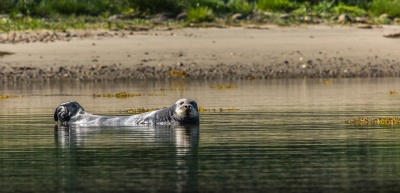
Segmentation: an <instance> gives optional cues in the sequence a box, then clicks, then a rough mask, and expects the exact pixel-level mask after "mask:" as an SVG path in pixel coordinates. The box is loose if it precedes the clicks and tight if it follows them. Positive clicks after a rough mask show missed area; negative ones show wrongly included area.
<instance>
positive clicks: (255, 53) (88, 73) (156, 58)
mask: <svg viewBox="0 0 400 193" xmlns="http://www.w3.org/2000/svg"><path fill="white" fill-rule="evenodd" d="M398 32H400V26H383V27H375V28H372V29H360V28H357V27H343V26H335V27H330V26H306V27H283V28H282V27H275V26H265V27H262V28H261V29H260V28H258V29H249V28H243V27H240V28H224V29H220V28H200V29H195V28H183V29H173V30H150V31H119V32H105V31H86V32H68V33H57V34H55V35H54V34H53V35H52V33H53V32H35V33H33V32H32V33H18V34H3V35H2V36H1V37H2V39H1V40H2V41H1V42H3V43H2V44H1V47H0V52H5V53H8V54H6V55H3V56H0V69H1V71H0V80H2V81H20V80H28V81H29V80H53V79H57V80H58V79H74V80H94V79H98V80H115V79H166V78H192V79H221V78H222V79H259V78H261V79H268V78H305V77H306V78H339V77H398V76H400V57H399V51H398V50H400V39H399V38H397V39H396V38H386V37H384V35H387V34H391V33H398ZM43 33H47V34H48V37H47V39H45V38H46V37H42V38H40V37H39V36H43ZM21 34H22V35H21ZM35 34H36V35H35ZM38 37H39V38H38ZM29 38H30V39H29ZM11 40H14V41H11ZM15 40H20V41H15ZM9 53H13V54H9Z"/></svg>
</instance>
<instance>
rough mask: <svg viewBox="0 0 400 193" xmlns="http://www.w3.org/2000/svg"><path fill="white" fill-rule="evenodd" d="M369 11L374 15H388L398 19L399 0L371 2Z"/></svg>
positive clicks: (399, 14)
mask: <svg viewBox="0 0 400 193" xmlns="http://www.w3.org/2000/svg"><path fill="white" fill-rule="evenodd" d="M369 11H370V12H371V13H372V14H374V15H380V14H384V13H386V14H388V15H390V16H392V17H400V0H373V1H372V3H371V5H370V9H369Z"/></svg>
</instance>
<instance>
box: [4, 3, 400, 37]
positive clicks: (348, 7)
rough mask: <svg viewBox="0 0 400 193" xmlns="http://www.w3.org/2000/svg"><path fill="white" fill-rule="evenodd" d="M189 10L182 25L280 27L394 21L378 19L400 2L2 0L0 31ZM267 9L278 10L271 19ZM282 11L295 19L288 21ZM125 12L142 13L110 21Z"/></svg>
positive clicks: (124, 23)
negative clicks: (234, 19)
mask: <svg viewBox="0 0 400 193" xmlns="http://www.w3.org/2000/svg"><path fill="white" fill-rule="evenodd" d="M183 12H185V13H186V14H187V19H186V21H184V24H182V25H185V24H187V23H201V22H213V21H216V18H222V19H219V20H217V21H218V22H220V21H222V22H223V21H224V20H225V21H226V22H229V17H230V16H232V15H233V14H236V13H240V14H242V16H243V18H247V16H251V15H252V14H254V13H256V14H259V17H258V18H259V19H258V20H257V21H256V22H266V23H273V24H277V25H291V24H293V23H296V22H299V21H300V20H299V19H298V18H295V17H296V16H300V17H304V16H317V17H320V18H324V19H326V20H329V18H333V16H337V15H340V14H348V15H349V16H351V17H357V16H367V17H369V18H370V21H372V22H375V23H380V24H393V21H392V20H391V19H379V18H378V17H379V15H381V14H383V13H386V14H388V15H390V16H391V17H400V0H320V1H318V0H0V14H6V16H4V15H3V16H2V17H1V18H0V31H2V32H9V31H19V30H38V29H50V30H67V29H70V28H73V29H88V28H91V29H92V28H106V29H123V28H126V27H129V26H135V25H150V26H151V25H153V24H154V23H153V22H152V20H151V19H149V18H152V17H153V16H155V15H157V14H159V13H167V14H168V15H170V16H171V18H175V16H177V15H178V14H180V13H183ZM265 12H272V14H270V15H269V16H267V17H265V16H264V15H263V13H265ZM282 13H289V14H292V15H293V16H295V17H290V19H282V18H280V15H281V14H282ZM120 14H122V15H125V16H126V15H130V16H132V15H138V16H141V17H140V18H135V19H129V20H122V19H116V20H109V17H110V16H113V15H120ZM271 15H272V16H271ZM171 22H173V21H167V23H171ZM175 22H177V21H175ZM250 22H251V21H250ZM296 24H298V23H296ZM154 25H156V24H154ZM157 25H160V24H157ZM167 25H168V24H167Z"/></svg>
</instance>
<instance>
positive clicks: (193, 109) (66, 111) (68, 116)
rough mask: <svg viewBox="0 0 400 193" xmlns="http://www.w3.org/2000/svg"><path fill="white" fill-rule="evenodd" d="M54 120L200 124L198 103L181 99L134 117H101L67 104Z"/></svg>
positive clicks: (70, 123)
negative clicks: (162, 107)
mask: <svg viewBox="0 0 400 193" xmlns="http://www.w3.org/2000/svg"><path fill="white" fill-rule="evenodd" d="M54 120H55V121H57V122H60V124H61V125H62V126H83V127H90V126H135V125H168V124H172V125H175V124H180V125H181V124H198V123H199V111H198V107H197V103H196V102H195V101H194V100H191V99H184V98H183V99H179V100H178V101H177V102H176V103H175V104H174V105H172V106H170V107H167V108H164V109H161V110H157V111H151V112H146V113H142V114H138V115H132V116H115V117H108V116H101V115H94V114H90V113H88V112H86V111H85V110H84V109H83V108H82V107H81V105H79V103H77V102H75V101H72V102H65V103H62V104H61V105H60V106H58V107H57V108H56V110H55V112H54Z"/></svg>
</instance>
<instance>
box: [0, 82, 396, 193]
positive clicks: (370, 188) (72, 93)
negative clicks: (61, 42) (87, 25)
mask: <svg viewBox="0 0 400 193" xmlns="http://www.w3.org/2000/svg"><path fill="white" fill-rule="evenodd" d="M398 81H399V79H340V80H335V81H334V83H333V84H331V85H324V84H320V81H319V80H271V81H269V80H266V81H237V82H234V81H232V82H206V81H204V82H193V83H191V82H188V81H186V82H183V81H177V82H163V83H160V82H153V83H144V82H139V83H132V82H131V83H118V84H117V83H98V84H90V83H88V84H78V83H65V84H32V85H28V86H24V85H3V92H4V93H7V94H13V95H22V98H15V99H7V100H0V140H1V141H0V166H1V167H0V187H1V192H394V191H397V190H398V189H399V188H400V187H399V186H400V183H398V182H399V181H400V130H399V126H379V125H378V126H354V125H346V124H344V123H343V121H344V120H347V119H350V118H353V117H364V116H367V117H377V116H397V115H399V113H400V110H399V109H398V106H399V104H400V95H390V94H389V91H390V90H396V89H399V88H398V87H397V84H396V82H398ZM216 84H232V85H237V89H232V90H215V89H211V88H210V86H214V85H216ZM166 87H186V88H188V90H174V91H164V93H165V94H166V96H156V97H150V96H148V97H134V98H128V99H115V98H93V97H92V94H94V93H96V94H102V93H115V92H122V91H127V92H140V93H163V92H162V91H161V90H160V88H166ZM181 97H189V98H193V99H195V100H196V101H197V102H198V103H199V106H201V107H206V108H220V107H222V108H230V107H235V108H239V109H240V110H239V111H236V112H206V113H202V114H201V125H200V126H199V127H168V126H162V127H160V126H151V127H118V128H115V127H98V128H74V129H63V128H54V121H53V120H52V116H53V115H52V113H53V111H54V109H55V107H56V106H57V105H58V104H60V103H61V102H63V101H67V100H77V101H79V102H80V103H81V105H82V106H83V107H84V108H85V109H86V110H87V111H89V112H92V113H96V114H97V113H98V114H109V115H120V113H118V111H119V110H123V109H128V108H138V107H146V108H157V107H158V108H159V107H164V106H169V105H171V104H173V103H174V102H175V101H176V100H177V99H178V98H181Z"/></svg>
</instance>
